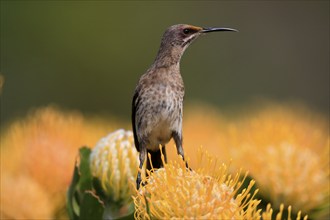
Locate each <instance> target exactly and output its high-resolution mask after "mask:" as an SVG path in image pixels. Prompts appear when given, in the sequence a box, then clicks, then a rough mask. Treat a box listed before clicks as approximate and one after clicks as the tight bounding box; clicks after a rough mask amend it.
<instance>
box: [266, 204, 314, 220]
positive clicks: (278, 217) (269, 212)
mask: <svg viewBox="0 0 330 220" xmlns="http://www.w3.org/2000/svg"><path fill="white" fill-rule="evenodd" d="M291 210H292V208H291V206H289V207H288V214H287V216H284V213H283V211H284V205H283V204H281V206H280V210H279V212H278V213H277V214H276V216H275V219H276V220H281V219H283V218H284V219H288V220H291ZM261 216H262V219H263V220H271V219H273V209H272V208H271V205H270V204H268V205H267V207H266V210H265V211H264V212H262V214H261ZM307 218H308V216H307V215H305V216H304V218H303V219H304V220H307ZM296 219H297V220H299V219H301V211H299V212H298V214H297V217H296Z"/></svg>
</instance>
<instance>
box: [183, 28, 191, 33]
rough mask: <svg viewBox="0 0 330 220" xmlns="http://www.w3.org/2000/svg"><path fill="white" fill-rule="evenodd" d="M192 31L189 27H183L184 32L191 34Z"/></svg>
mask: <svg viewBox="0 0 330 220" xmlns="http://www.w3.org/2000/svg"><path fill="white" fill-rule="evenodd" d="M190 32H191V30H190V29H188V28H185V29H183V33H184V34H189V33H190Z"/></svg>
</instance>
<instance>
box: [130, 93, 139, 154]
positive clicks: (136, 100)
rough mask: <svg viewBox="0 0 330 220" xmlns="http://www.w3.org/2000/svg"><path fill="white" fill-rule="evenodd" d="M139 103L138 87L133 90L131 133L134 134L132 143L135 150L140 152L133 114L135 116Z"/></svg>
mask: <svg viewBox="0 0 330 220" xmlns="http://www.w3.org/2000/svg"><path fill="white" fill-rule="evenodd" d="M139 103H140V99H139V91H138V89H136V90H135V92H134V96H133V101H132V127H133V135H134V144H135V147H136V150H137V151H139V152H140V144H139V141H138V137H137V133H136V124H135V116H136V111H137V108H138V105H139Z"/></svg>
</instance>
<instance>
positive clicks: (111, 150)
mask: <svg viewBox="0 0 330 220" xmlns="http://www.w3.org/2000/svg"><path fill="white" fill-rule="evenodd" d="M90 167H91V172H92V175H93V176H95V177H97V178H98V179H99V180H100V181H101V186H102V188H103V190H104V192H105V193H106V195H107V197H108V198H109V199H110V200H111V201H113V202H118V203H120V204H121V205H124V204H128V203H130V202H132V197H131V196H132V194H133V192H135V191H134V188H135V185H134V181H135V178H136V175H137V169H138V153H137V151H136V149H135V146H134V140H133V133H132V132H131V131H125V130H123V129H120V130H117V131H115V132H113V133H111V134H109V135H108V136H106V137H105V138H102V139H101V140H100V141H99V142H98V143H97V144H96V146H95V148H94V149H93V150H92V153H91V155H90Z"/></svg>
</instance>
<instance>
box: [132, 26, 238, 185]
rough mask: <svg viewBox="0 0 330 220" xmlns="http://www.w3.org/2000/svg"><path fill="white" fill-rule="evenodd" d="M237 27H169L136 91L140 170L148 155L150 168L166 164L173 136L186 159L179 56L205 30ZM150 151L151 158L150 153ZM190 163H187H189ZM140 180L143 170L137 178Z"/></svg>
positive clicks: (134, 123)
mask: <svg viewBox="0 0 330 220" xmlns="http://www.w3.org/2000/svg"><path fill="white" fill-rule="evenodd" d="M214 31H236V30H235V29H231V28H202V27H196V26H192V25H187V24H178V25H173V26H171V27H169V28H168V29H167V30H166V31H165V33H164V35H163V37H162V40H161V44H160V48H159V51H158V54H157V56H156V59H155V61H154V63H153V64H152V65H151V67H150V68H149V69H148V70H147V71H146V73H144V74H143V75H142V76H141V78H140V80H139V82H138V84H137V86H136V88H135V92H134V96H133V102H132V126H133V133H134V142H135V147H136V149H137V150H138V151H139V153H140V154H139V159H140V166H139V167H140V170H141V169H142V167H143V163H144V162H145V160H146V159H147V169H150V168H151V165H150V163H152V167H153V168H160V167H162V166H163V163H162V159H161V152H160V145H161V147H162V152H163V155H164V159H165V162H166V161H167V159H166V150H165V144H167V143H168V142H169V141H170V139H171V138H173V139H174V142H175V145H176V148H177V153H178V154H179V155H181V156H182V158H183V159H184V152H183V147H182V112H183V97H184V84H183V80H182V77H181V74H180V59H181V56H182V55H183V53H184V51H185V50H186V49H187V47H188V46H189V45H190V44H191V43H192V42H193V41H194V40H195V39H196V38H198V37H199V36H201V35H203V34H204V33H210V32H214ZM148 153H150V155H151V162H150V161H149V158H148V156H147V154H148ZM186 166H187V167H188V164H187V163H186ZM140 183H141V172H140V171H139V172H138V176H137V179H136V184H137V188H138V189H139V187H140Z"/></svg>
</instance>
